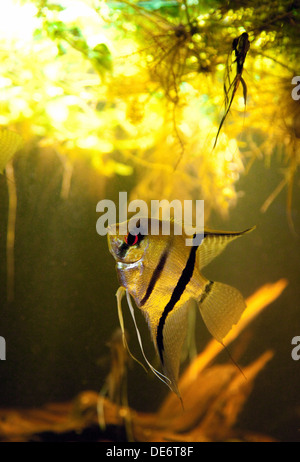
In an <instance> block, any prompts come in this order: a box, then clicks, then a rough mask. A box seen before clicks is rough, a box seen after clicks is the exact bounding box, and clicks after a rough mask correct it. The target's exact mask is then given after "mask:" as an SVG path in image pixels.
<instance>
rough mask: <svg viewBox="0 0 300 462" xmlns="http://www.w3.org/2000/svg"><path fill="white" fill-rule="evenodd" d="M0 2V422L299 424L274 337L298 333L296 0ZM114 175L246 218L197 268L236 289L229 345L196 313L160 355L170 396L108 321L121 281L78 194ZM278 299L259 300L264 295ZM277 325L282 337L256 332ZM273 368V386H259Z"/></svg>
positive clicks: (199, 436)
mask: <svg viewBox="0 0 300 462" xmlns="http://www.w3.org/2000/svg"><path fill="white" fill-rule="evenodd" d="M3 3H5V6H3V5H2V6H1V7H0V10H1V14H0V108H1V110H0V337H3V338H5V339H6V347H7V348H6V350H7V359H6V361H0V366H1V368H2V367H3V372H2V369H1V374H3V375H1V377H3V380H0V396H3V399H2V401H1V402H0V409H1V410H0V439H1V440H3V441H10V440H18V439H19V440H24V441H28V440H37V439H40V440H41V441H43V440H47V438H49V439H51V438H53V439H59V438H61V439H62V440H64V439H65V440H73V439H74V440H76V439H77V438H79V439H80V437H81V438H82V439H83V440H84V439H85V438H86V439H88V435H90V437H91V438H94V439H95V440H97V441H103V440H105V439H106V440H107V439H108V440H110V441H117V440H120V439H124V440H131V441H151V440H158V441H166V440H168V439H173V440H174V441H179V440H180V439H182V440H183V441H184V440H185V441H193V439H195V441H220V440H242V441H244V440H245V441H251V440H253V441H258V440H265V441H271V440H273V439H276V437H277V436H278V439H284V438H285V437H286V438H288V437H289V435H290V434H293V436H294V435H295V434H297V435H296V437H297V438H298V437H299V432H298V429H299V428H300V424H299V422H298V420H299V418H298V417H299V408H300V407H299V405H298V404H297V402H298V401H297V399H296V391H295V383H296V379H295V377H297V380H298V376H299V372H298V370H299V364H300V362H299V361H298V363H297V361H294V362H293V360H292V359H291V355H290V350H291V339H292V338H293V337H294V336H297V335H300V323H299V320H300V316H299V307H298V300H299V297H300V293H299V287H300V281H299V258H298V253H297V252H299V232H300V231H299V207H300V204H299V197H300V196H299V164H300V69H299V62H300V3H299V1H298V0H274V1H271V0H252V1H251V2H250V1H246V0H239V1H238V0H232V1H225V0H205V1H202V0H7V1H5V2H3ZM120 191H127V192H128V199H129V200H133V199H142V200H144V201H145V202H146V203H149V202H150V201H151V200H153V199H158V200H161V199H167V200H169V201H172V200H174V199H177V200H180V201H183V200H189V199H191V200H193V201H194V200H197V199H202V200H204V203H205V226H206V227H208V228H209V229H210V228H213V229H230V230H237V229H240V230H242V229H247V228H250V227H254V226H255V225H257V228H256V231H255V233H251V234H250V235H249V238H248V237H247V239H245V240H244V241H242V240H241V241H240V242H239V245H240V247H239V246H238V245H237V247H236V248H237V250H236V251H235V250H233V254H230V252H229V253H227V252H228V251H227V250H226V255H225V256H224V258H226V259H227V258H228V260H226V262H225V260H222V258H223V257H222V256H221V257H220V260H219V259H218V261H217V262H216V263H215V264H214V263H212V265H214V266H213V267H211V266H209V267H208V268H207V273H206V268H205V278H207V279H205V281H210V278H212V279H214V277H215V278H216V279H218V278H220V280H221V281H224V282H226V283H228V286H229V285H230V286H231V285H232V286H234V287H235V286H236V287H237V288H238V290H239V291H240V292H241V293H242V294H243V297H245V298H246V301H247V306H248V307H247V309H246V311H245V312H244V315H245V316H246V317H245V318H244V317H243V316H244V315H243V316H242V318H241V320H240V322H239V324H238V325H237V329H238V330H232V331H231V332H230V333H229V334H228V335H229V336H226V337H225V339H224V344H225V345H226V347H227V345H229V344H230V343H231V342H233V343H234V344H233V346H232V350H231V349H228V351H226V350H225V351H224V347H223V346H222V344H219V343H217V342H216V341H215V340H212V341H211V343H206V342H204V340H207V338H206V337H205V334H206V333H207V332H206V331H204V329H205V326H204V327H203V326H202V327H203V328H201V327H200V328H199V331H198V330H196V333H195V336H189V338H188V342H190V344H189V345H183V348H184V351H183V354H182V358H179V353H178V355H177V356H178V358H176V361H177V363H178V364H177V363H176V367H175V369H176V371H175V373H174V371H173V369H174V368H172V367H169V366H168V367H169V372H170V370H171V372H170V374H169V375H170V376H172V374H173V376H172V377H171V382H172V387H173V390H175V391H176V390H177V388H176V387H177V383H178V389H179V391H180V396H181V399H182V403H183V406H184V409H185V411H186V413H183V409H182V404H181V401H180V400H179V399H178V397H177V396H176V394H174V393H171V392H169V390H168V389H167V387H164V385H163V384H161V383H159V384H158V385H157V384H156V382H159V381H158V380H157V381H155V380H153V381H151V378H149V376H150V375H151V374H149V375H146V373H145V371H144V370H143V369H142V368H140V367H139V366H136V365H132V363H133V361H131V358H130V355H129V354H128V351H127V350H125V349H124V345H123V339H124V329H123V333H122V331H120V330H119V329H118V319H117V316H118V313H117V308H116V300H115V292H116V289H117V287H118V281H117V276H116V274H115V268H114V267H113V261H112V258H111V255H109V252H108V249H107V243H106V240H105V239H102V238H100V237H99V236H97V235H96V231H95V224H96V219H97V216H96V212H95V209H96V204H97V202H98V201H99V200H100V199H104V198H108V197H109V198H111V199H113V200H114V201H115V202H116V201H117V197H118V194H119V192H120ZM229 221H230V223H228V222H229ZM233 232H234V231H233ZM101 239H102V240H103V242H102V241H101V242H100V240H101ZM99 242H100V243H99ZM138 243H139V244H140V242H138ZM126 244H128V242H126ZM232 247H234V245H233V246H232ZM181 263H182V262H181ZM218 265H219V266H218ZM173 273H174V274H175V273H176V271H173ZM156 274H157V273H156ZM176 274H177V273H176ZM203 280H204V277H203ZM274 281H278V282H277V283H275V282H274ZM267 283H269V284H267ZM216 284H218V283H216ZM266 284H267V285H266ZM228 286H227V287H228ZM259 287H261V289H258V288H259ZM210 288H211V286H209V288H208V289H207V291H209V289H210ZM285 288H286V289H285ZM284 289H285V290H284ZM238 293H239V292H238ZM249 294H254V295H253V298H252V297H249ZM279 295H280V297H279ZM119 296H120V293H119ZM128 297H129V295H128ZM277 298H278V300H277ZM275 300H276V303H274V305H275V309H274V314H273V311H272V314H270V312H271V310H266V313H265V312H264V313H262V308H263V307H265V306H266V305H267V304H269V303H271V302H273V301H274V302H275ZM119 301H120V300H119ZM203 301H204V300H203ZM255 307H256V308H257V311H256V308H255ZM243 309H244V304H242V303H241V304H240V305H239V309H236V311H238V313H235V314H236V316H235V317H238V316H237V314H238V315H240V314H241V313H242V311H243ZM127 311H128V310H127ZM136 311H140V310H136ZM230 311H232V312H235V305H234V303H233V304H232V306H228V312H230ZM127 314H128V313H127ZM258 315H259V316H258ZM126 316H127V315H126V313H125V310H124V318H126ZM192 316H193V315H191V319H189V321H188V322H191V325H192V327H193V326H194V325H195V322H196V321H195V319H194V318H192ZM195 316H196V315H195ZM260 316H266V317H265V318H264V321H260V319H261V318H260ZM254 318H259V319H254ZM124 321H125V327H126V329H127V327H128V329H130V323H129V322H127V321H128V320H127V319H124ZM130 321H131V320H130ZM140 321H141V318H139V319H138V315H137V322H140ZM143 321H144V320H143ZM198 321H199V319H198V320H197V322H198ZM228 322H229V321H228ZM260 322H262V324H260ZM264 322H265V323H266V324H264ZM244 323H245V324H244ZM250 324H251V328H252V330H251V333H250V330H249V331H248V330H247V329H245V331H243V334H241V332H242V330H243V326H244V325H248V326H250ZM265 325H267V326H268V328H267V329H264V327H261V326H265ZM140 326H142V323H141V324H139V329H140V332H141V336H142V339H143V346H144V348H145V354H146V355H147V357H149V359H150V360H151V364H153V369H154V370H156V368H158V370H159V371H161V369H160V365H159V358H160V359H162V358H163V361H164V360H165V358H164V351H163V348H162V349H161V350H159V351H158V357H157V361H156V360H155V358H154V359H153V356H151V354H153V352H152V353H151V352H150V353H149V349H148V346H149V344H150V347H151V346H152V345H151V339H150V337H149V336H148V337H147V335H148V332H146V329H144V328H143V327H146V326H142V327H140ZM121 327H122V325H121ZM123 327H124V326H123ZM131 327H132V326H131ZM201 329H202V330H201ZM154 330H155V329H154ZM161 330H162V329H161ZM186 330H187V331H188V332H189V333H190V332H191V330H192V329H191V326H190V325H189V326H188V328H187V329H186ZM225 330H226V332H227V330H229V329H225ZM153 332H154V331H153ZM226 332H223V333H224V335H225V333H226ZM253 332H254V333H253ZM278 332H280V334H281V333H282V337H281V341H282V342H283V343H280V342H279V340H278V345H276V347H277V346H278V348H270V344H272V343H276V342H277V338H276V336H277V335H278ZM134 335H135V332H134ZM163 335H164V333H163ZM163 335H162V337H163ZM230 335H231V336H232V337H230ZM202 336H203V337H204V340H203V338H202ZM129 337H130V342H129V341H128V344H129V343H130V346H131V344H132V343H134V341H133V338H132V335H131V331H130V332H129ZM152 337H153V338H154V337H155V333H154V334H153V335H152ZM194 337H195V338H194ZM126 338H127V337H126ZM163 338H164V337H163ZM222 338H223V336H222ZM282 339H284V341H283V340H282ZM202 341H203V342H204V343H203V342H202ZM105 342H108V345H109V348H107V347H106V346H105V345H106V344H105ZM131 342H132V343H131ZM199 345H200V346H199ZM101 347H103V348H104V349H105V348H107V350H109V354H108V357H109V358H108V359H107V362H106V365H105V366H103V364H102V363H101V360H100V359H99V358H101V357H102V354H103V352H102V351H100V348H101ZM150 347H149V348H150ZM199 351H200V353H199ZM106 353H107V352H106ZM139 353H140V351H138V353H136V350H135V349H134V347H133V354H134V356H138V358H141V355H139ZM227 353H229V355H231V356H232V358H228V355H227V356H226V354H227ZM222 354H223V359H222V360H221V362H219V361H218V360H219V359H220V358H219V355H220V356H221V357H222ZM276 355H277V358H278V357H279V358H280V359H279V360H278V359H277V361H278V362H276V363H275V364H276V365H275V366H270V365H271V364H272V362H273V360H274V361H276ZM217 357H218V358H217ZM224 357H225V358H226V359H225V360H224ZM28 358H29V359H28ZM37 358H39V360H38V359H37ZM98 359H99V361H98ZM217 359H218V360H217ZM231 359H232V360H231ZM240 360H241V366H240ZM141 361H143V359H141ZM179 361H181V362H182V364H181V368H180V373H179V374H178V369H179ZM280 361H281V362H280ZM23 362H24V364H25V363H26V367H24V364H23ZM235 362H236V363H235ZM269 366H270V367H271V369H269ZM135 367H137V368H139V369H141V371H140V372H136V370H135ZM272 367H273V369H272ZM297 367H298V370H297V372H295V370H296V369H295V368H297ZM276 368H277V369H276ZM270 370H271V373H270V372H269V371H270ZM275 370H276V371H275ZM286 371H289V372H290V371H292V374H291V375H292V377H293V380H294V381H292V380H291V383H290V384H289V382H288V380H286V379H285V372H286ZM159 373H161V372H159ZM265 373H267V374H269V373H270V375H269V376H267V379H266V378H264V379H261V376H263V374H265ZM135 374H136V375H135ZM139 374H143V376H142V375H139ZM243 374H244V375H245V376H246V377H247V380H245V376H244V375H243ZM272 374H273V376H272ZM276 374H277V375H276ZM297 374H298V375H297ZM167 375H168V374H167ZM141 376H142V378H141ZM175 376H176V377H175ZM136 377H138V379H136ZM278 377H279V379H278ZM281 378H282V381H283V380H284V386H286V387H287V389H285V392H284V393H281V391H280V393H278V394H277V395H276V391H277V392H278V389H279V388H280V384H281V385H282V382H280V379H281ZM260 380H262V381H260ZM264 380H265V382H264ZM276 380H277V382H278V384H277V385H278V389H275V388H276ZM143 381H147V384H148V385H147V386H148V387H149V388H147V386H143V384H145V382H143ZM139 382H141V383H139ZM154 382H155V383H154ZM32 383H35V385H34V386H33V385H32ZM262 384H263V385H264V386H263V385H262ZM255 385H257V386H258V390H260V391H261V393H262V395H263V396H262V397H260V398H261V400H262V404H261V402H260V404H259V405H258V410H257V412H256V407H255V409H254V407H253V405H252V404H253V402H255V403H256V400H257V394H256V392H255ZM160 386H161V387H162V388H163V389H164V391H161V389H160V388H159V387H160ZM282 386H283V385H282ZM156 387H157V388H156ZM289 387H290V388H289ZM149 389H150V395H151V396H154V398H155V399H156V401H155V403H154V404H153V407H150V404H149V400H148V396H149ZM165 389H166V390H165ZM90 390H92V391H90ZM157 390H158V391H157ZM266 390H267V392H266ZM81 392H82V393H81ZM147 393H148V394H147ZM163 393H165V394H163ZM167 393H168V394H167ZM257 393H258V392H257ZM266 395H268V396H266ZM289 395H290V399H291V402H289V403H287V400H288V397H289ZM74 396H75V398H73V397H74ZM145 396H146V398H145ZM72 398H73V399H72ZM267 398H269V399H271V398H272V400H273V402H272V406H271V407H272V412H273V413H271V414H270V416H271V417H270V418H269V421H267V416H266V417H265V420H263V424H262V425H261V428H260V429H259V430H258V431H256V429H255V428H253V427H252V428H250V427H251V422H250V423H249V421H248V422H243V421H242V420H241V421H240V420H239V416H240V415H242V414H243V411H245V412H246V413H247V412H248V415H250V416H253V414H254V413H255V415H256V414H257V415H263V414H264V411H265V409H266V407H267V404H266V407H264V402H266V403H267ZM71 399H72V400H71ZM135 400H136V401H135ZM292 400H294V401H293V402H292ZM51 402H53V403H54V402H55V404H46V405H44V404H45V403H51ZM278 402H279V404H278ZM60 403H62V404H60ZM249 403H250V404H249ZM43 405H44V407H43ZM143 405H144V406H145V408H143ZM18 406H20V408H21V407H26V408H27V409H26V410H23V411H22V409H20V408H18ZM147 406H148V407H147ZM247 406H248V407H247ZM259 406H260V407H259ZM280 406H281V407H280ZM283 408H284V411H285V412H284V413H283V412H282V415H281V410H282V409H283ZM149 409H150V410H149ZM249 409H250V411H249ZM251 409H254V410H252V414H251ZM297 409H298V410H297ZM265 414H267V412H265ZM284 419H286V421H287V422H289V424H290V426H289V429H288V430H286V433H285V427H286V428H288V425H286V421H285V420H284ZM269 422H272V424H274V427H272V426H271V425H270V426H269ZM291 422H292V423H291ZM253 425H254V424H253ZM276 425H278V427H280V428H281V433H280V431H279V430H278V427H276ZM291 428H292V430H291ZM248 429H249V430H248ZM282 429H283V430H282ZM289 431H290V433H289ZM297 432H298V433H297ZM79 435H81V436H79ZM274 435H275V436H274ZM294 438H295V436H294Z"/></svg>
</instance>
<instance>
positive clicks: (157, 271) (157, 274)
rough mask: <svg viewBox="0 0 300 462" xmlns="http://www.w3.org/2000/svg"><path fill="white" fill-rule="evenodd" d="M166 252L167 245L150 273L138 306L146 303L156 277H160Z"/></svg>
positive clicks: (166, 255) (165, 259) (167, 251)
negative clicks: (150, 275)
mask: <svg viewBox="0 0 300 462" xmlns="http://www.w3.org/2000/svg"><path fill="white" fill-rule="evenodd" d="M168 254H169V246H168V247H167V248H166V249H165V251H164V252H163V254H162V256H161V257H160V260H159V262H158V265H157V267H156V268H155V270H154V272H153V274H152V277H151V279H150V282H149V285H148V287H147V290H146V293H145V295H144V297H143V298H142V300H141V302H140V306H143V305H144V304H145V303H146V301H147V300H148V298H149V297H150V295H151V293H152V291H153V289H154V286H155V284H156V282H157V280H158V278H159V277H160V275H161V272H162V270H163V269H164V266H165V263H166V261H167V257H168Z"/></svg>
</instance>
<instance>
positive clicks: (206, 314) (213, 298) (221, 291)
mask: <svg viewBox="0 0 300 462" xmlns="http://www.w3.org/2000/svg"><path fill="white" fill-rule="evenodd" d="M198 306H199V309H200V313H201V315H202V318H203V320H204V322H205V324H206V327H207V328H208V330H209V331H210V333H211V334H212V335H213V337H215V339H216V340H218V341H219V342H221V343H222V340H223V338H224V337H225V336H226V335H227V334H228V332H229V331H230V330H231V328H232V326H233V325H234V324H236V323H237V322H238V321H239V319H240V317H241V315H242V313H243V311H244V310H245V308H246V303H245V301H244V299H243V296H242V294H241V293H240V292H239V291H238V290H237V289H235V288H234V287H231V286H229V285H227V284H222V283H221V282H212V281H209V282H208V283H207V284H206V286H205V289H204V291H203V293H202V295H201V297H200V299H199V300H198Z"/></svg>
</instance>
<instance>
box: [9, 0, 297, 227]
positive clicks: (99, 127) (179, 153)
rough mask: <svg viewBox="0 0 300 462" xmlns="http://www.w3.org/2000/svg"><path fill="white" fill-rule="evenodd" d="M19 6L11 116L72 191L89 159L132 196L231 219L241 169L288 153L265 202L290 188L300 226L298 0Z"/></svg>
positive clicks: (12, 46)
mask: <svg viewBox="0 0 300 462" xmlns="http://www.w3.org/2000/svg"><path fill="white" fill-rule="evenodd" d="M7 3H8V5H14V4H15V5H16V6H15V8H17V9H16V10H13V8H12V9H11V12H10V11H9V8H11V7H10V6H7V9H8V13H7V16H8V18H13V19H14V22H15V29H17V28H18V24H19V23H18V21H16V18H17V19H18V18H21V16H22V15H23V16H24V15H25V17H26V18H27V21H26V23H27V25H26V28H23V29H22V37H21V33H20V32H19V35H18V34H17V33H15V36H14V35H13V33H12V31H10V33H8V32H7V31H6V29H5V28H4V29H3V34H2V36H1V68H0V71H1V116H0V124H1V125H2V126H8V127H11V128H14V129H15V130H16V131H18V133H19V134H20V135H21V136H22V137H23V138H24V143H25V150H26V149H27V150H28V149H32V147H33V146H38V147H39V149H40V150H49V149H51V150H54V152H55V153H56V155H57V156H58V158H59V160H60V161H61V163H62V165H63V168H64V177H63V181H62V191H61V194H62V196H63V197H67V196H68V193H69V189H70V183H71V178H72V164H73V163H74V162H75V161H76V159H78V158H80V159H82V158H84V159H86V160H87V161H88V162H89V163H90V164H91V165H92V166H93V168H95V169H96V170H97V171H98V172H99V175H101V176H104V177H105V176H106V177H112V176H114V175H121V176H122V175H124V176H128V175H134V177H135V178H136V186H135V188H133V191H132V197H138V198H139V199H144V200H150V199H155V198H161V197H164V198H166V199H173V198H175V197H185V198H186V199H188V198H193V199H195V198H199V197H201V198H202V199H204V200H205V204H206V217H207V218H209V214H210V211H211V210H217V211H218V213H220V214H222V215H228V212H229V210H230V208H232V207H234V205H235V204H236V202H237V199H238V193H237V191H236V187H235V186H236V183H237V181H238V180H239V178H240V177H241V175H244V174H246V173H247V172H248V171H249V169H250V167H251V165H252V163H253V162H254V161H255V159H256V158H263V159H264V160H265V163H266V166H268V165H270V162H271V160H270V159H271V157H272V156H278V155H279V154H278V153H279V152H280V156H281V157H282V164H281V165H280V164H279V165H278V168H280V167H282V183H281V184H280V185H278V190H277V191H274V192H273V191H270V197H269V198H268V197H266V198H265V201H266V202H265V203H264V204H262V209H263V210H266V209H267V207H268V206H269V205H270V203H271V202H272V201H273V199H274V198H275V196H276V194H278V192H279V191H280V190H281V189H283V188H285V189H286V191H287V211H288V216H289V221H290V223H291V224H292V216H291V207H292V192H293V185H294V179H295V178H296V176H297V168H298V164H299V133H298V132H299V129H298V125H297V124H298V120H299V105H300V103H299V98H298V96H297V98H296V100H294V99H293V98H292V91H293V90H294V93H295V95H298V93H297V91H296V90H297V89H296V88H295V86H296V84H297V82H295V83H294V84H292V79H293V78H295V77H296V76H297V62H298V58H299V43H300V37H299V36H300V33H299V4H298V2H295V1H287V0H283V1H273V2H270V1H263V2H260V1H258V0H257V1H253V2H251V3H249V2H238V1H237V2H235V1H233V2H222V1H219V2H218V1H208V2H201V1H188V0H186V1H179V0H178V1H175V0H174V1H160V2H157V1H154V2H151V1H149V2H139V1H132V2H130V1H122V0H120V1H88V0H86V1H81V2H76V7H75V6H72V2H71V3H70V2H64V1H61V2H58V1H57V2H55V1H47V0H38V1H37V0H36V1H29V0H27V1H24V0H23V1H22V2H12V3H11V2H7ZM14 11H16V13H14ZM4 21H6V19H5V16H4V17H3V22H4ZM33 56H34V59H32V57H33ZM246 82H247V84H246ZM239 83H241V85H239ZM223 87H224V90H225V94H224V92H223ZM246 89H247V92H246ZM246 93H247V95H246ZM246 96H247V98H246ZM246 99H247V101H246ZM224 107H225V113H224V114H223V118H222V111H223V110H224V109H223V108H224ZM221 127H222V129H221V130H220V128H221ZM218 129H219V133H218ZM266 134H267V135H268V136H266ZM217 138H218V144H217V146H215V149H214V150H212V148H213V146H214V144H216V141H217ZM179 165H180V169H179V168H177V167H178V166H179ZM199 180H200V181H199ZM149 191H151V198H150V196H149Z"/></svg>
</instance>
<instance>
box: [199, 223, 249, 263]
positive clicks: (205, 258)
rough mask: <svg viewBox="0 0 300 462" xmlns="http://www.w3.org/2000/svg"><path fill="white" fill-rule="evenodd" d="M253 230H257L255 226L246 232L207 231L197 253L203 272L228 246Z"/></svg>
mask: <svg viewBox="0 0 300 462" xmlns="http://www.w3.org/2000/svg"><path fill="white" fill-rule="evenodd" d="M253 229H255V226H253V228H249V229H246V230H245V231H210V230H208V229H205V230H204V238H203V241H202V242H201V245H200V246H199V248H198V252H197V253H198V262H199V263H198V264H199V269H200V270H201V268H203V267H204V266H206V265H208V263H210V262H211V261H212V260H213V259H214V258H215V257H217V256H218V255H219V254H220V253H221V252H223V250H224V249H225V247H226V246H227V244H229V243H230V242H232V241H233V240H234V239H237V238H238V237H240V236H243V235H244V234H246V233H250V232H251V231H253Z"/></svg>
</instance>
